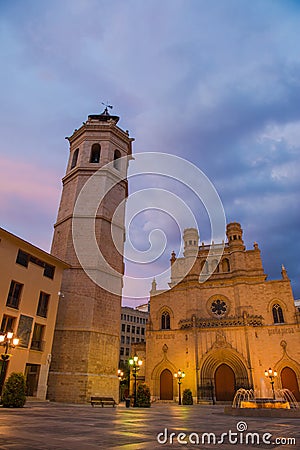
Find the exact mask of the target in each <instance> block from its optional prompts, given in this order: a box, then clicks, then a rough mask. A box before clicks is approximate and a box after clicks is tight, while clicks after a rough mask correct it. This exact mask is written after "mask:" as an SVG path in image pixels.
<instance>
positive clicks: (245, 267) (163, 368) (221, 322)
mask: <svg viewBox="0 0 300 450" xmlns="http://www.w3.org/2000/svg"><path fill="white" fill-rule="evenodd" d="M227 238H228V242H226V243H225V244H224V245H223V244H222V245H219V246H218V245H214V248H213V249H211V246H207V245H204V244H202V245H200V246H198V240H199V236H198V233H197V230H195V229H188V230H185V233H184V236H183V239H184V256H183V257H182V258H176V255H175V254H174V253H173V254H172V258H171V280H170V287H171V289H169V290H166V291H159V290H158V289H157V286H156V283H155V282H153V285H152V290H151V298H150V317H149V325H148V331H147V333H146V373H145V376H146V382H147V384H149V386H150V390H151V393H152V396H153V400H169V401H173V400H175V399H176V398H177V397H178V384H177V382H176V379H175V377H174V374H175V373H176V372H177V371H178V370H179V369H180V370H182V371H184V372H185V378H184V379H183V384H182V388H183V389H184V388H189V389H191V391H192V393H193V397H194V400H195V401H198V402H206V401H211V402H215V401H232V399H233V397H234V394H235V392H236V390H237V389H238V388H240V387H243V388H245V389H254V390H255V393H256V395H257V396H258V397H267V396H271V385H270V382H269V380H268V379H267V378H266V377H265V375H264V372H265V370H266V369H267V370H268V369H269V368H272V369H273V370H276V371H277V373H278V376H277V377H276V379H275V388H276V389H278V388H288V389H290V391H292V392H293V394H294V395H295V397H296V398H297V400H298V401H299V400H300V393H299V385H300V346H299V341H300V313H299V310H298V309H297V308H296V307H295V304H294V298H293V293H292V289H291V285H290V280H289V278H288V275H287V272H286V270H285V268H284V267H282V270H281V278H280V279H278V280H267V275H266V274H265V273H264V269H263V266H262V261H261V254H260V250H259V248H258V244H257V243H254V246H253V249H251V250H247V249H246V248H245V246H244V242H243V231H242V228H241V226H240V224H238V223H230V224H228V225H227ZM209 250H213V251H212V252H211V254H212V255H213V256H208V255H209ZM187 267H191V268H190V269H189V270H188V271H187V272H186V268H187ZM210 272H212V274H211V275H210V276H209V277H208V278H207V277H206V274H207V273H210ZM202 279H204V280H205V281H202Z"/></svg>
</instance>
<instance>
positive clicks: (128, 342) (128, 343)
mask: <svg viewBox="0 0 300 450" xmlns="http://www.w3.org/2000/svg"><path fill="white" fill-rule="evenodd" d="M126 344H127V345H130V336H126Z"/></svg>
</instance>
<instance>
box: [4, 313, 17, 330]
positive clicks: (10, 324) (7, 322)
mask: <svg viewBox="0 0 300 450" xmlns="http://www.w3.org/2000/svg"><path fill="white" fill-rule="evenodd" d="M15 321H16V318H15V317H11V316H7V315H6V314H3V318H2V322H1V331H2V333H5V332H6V331H13V330H14V327H15Z"/></svg>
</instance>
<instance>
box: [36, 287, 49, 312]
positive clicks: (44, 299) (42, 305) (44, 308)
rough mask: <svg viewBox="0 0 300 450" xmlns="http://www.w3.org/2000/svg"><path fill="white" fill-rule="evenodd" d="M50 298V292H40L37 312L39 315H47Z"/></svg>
mask: <svg viewBox="0 0 300 450" xmlns="http://www.w3.org/2000/svg"><path fill="white" fill-rule="evenodd" d="M49 299H50V295H49V294H46V293H45V292H40V298H39V303H38V307H37V312H36V314H37V316H41V317H47V312H48V304H49Z"/></svg>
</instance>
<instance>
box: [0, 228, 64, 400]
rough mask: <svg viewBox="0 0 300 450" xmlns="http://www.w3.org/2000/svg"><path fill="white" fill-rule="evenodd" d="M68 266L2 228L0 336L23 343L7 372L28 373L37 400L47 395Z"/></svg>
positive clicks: (30, 391)
mask: <svg viewBox="0 0 300 450" xmlns="http://www.w3.org/2000/svg"><path fill="white" fill-rule="evenodd" d="M67 267H68V265H67V264H65V263H63V262H62V261H60V260H58V259H57V258H55V257H54V256H51V255H50V254H49V253H47V252H45V251H43V250H41V249H39V248H37V247H35V246H34V245H32V244H30V243H28V242H26V241H24V240H23V239H20V238H19V237H17V236H15V235H13V234H12V233H9V232H8V231H6V230H4V229H2V228H0V273H1V283H0V317H1V334H2V335H5V334H6V333H7V332H13V335H14V336H15V337H17V338H19V344H18V345H17V346H16V347H15V348H14V349H10V350H9V353H11V355H12V356H11V357H10V359H9V361H8V366H7V370H6V376H9V374H10V373H11V372H22V373H24V374H25V375H26V379H27V395H28V396H33V397H36V398H38V399H45V398H46V393H47V380H48V372H49V366H50V362H51V348H52V342H53V334H54V325H55V319H56V312H57V307H58V301H59V292H60V287H61V279H62V274H63V270H64V269H66V268H67ZM3 352H4V349H3V350H2V352H1V353H3ZM0 364H1V365H2V364H3V361H0ZM1 369H2V367H1ZM1 372H2V370H1ZM2 381H4V380H2Z"/></svg>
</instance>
